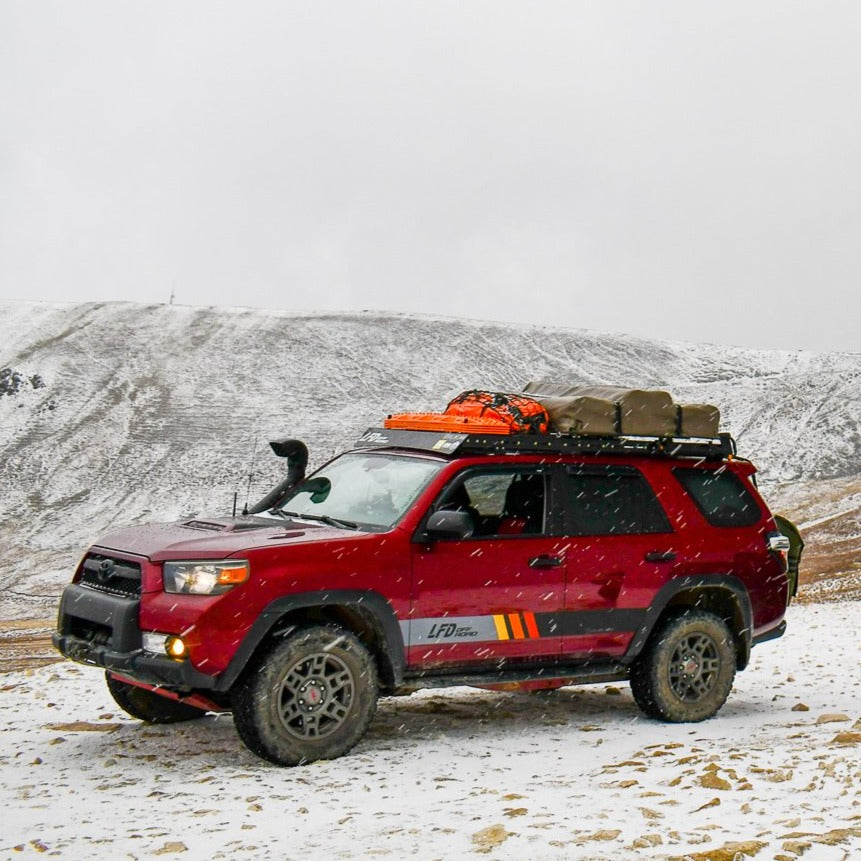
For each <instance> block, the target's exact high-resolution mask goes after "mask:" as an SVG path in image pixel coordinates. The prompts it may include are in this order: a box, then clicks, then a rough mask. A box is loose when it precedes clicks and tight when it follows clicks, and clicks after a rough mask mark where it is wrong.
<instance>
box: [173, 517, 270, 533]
mask: <svg viewBox="0 0 861 861" xmlns="http://www.w3.org/2000/svg"><path fill="white" fill-rule="evenodd" d="M180 526H184V527H185V528H186V529H199V530H201V531H202V532H247V531H248V530H249V529H266V528H267V527H269V528H271V527H272V521H270V520H267V519H264V518H262V517H261V518H257V517H248V518H243V519H241V520H240V519H236V520H227V521H224V520H185V521H183V522H182V523H181V524H180Z"/></svg>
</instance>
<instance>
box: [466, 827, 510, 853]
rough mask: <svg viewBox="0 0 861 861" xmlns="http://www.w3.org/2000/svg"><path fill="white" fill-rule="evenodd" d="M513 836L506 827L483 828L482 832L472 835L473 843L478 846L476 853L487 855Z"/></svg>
mask: <svg viewBox="0 0 861 861" xmlns="http://www.w3.org/2000/svg"><path fill="white" fill-rule="evenodd" d="M510 836H511V834H510V833H509V832H508V831H506V830H505V826H504V825H490V826H488V827H487V828H482V829H481V831H476V832H475V834H473V835H472V842H473V843H475V845H476V847H477V848H476V850H475V851H476V852H481V853H487V852H490V850H491V849H495V848H496V847H497V846H500V845H501V844H503V843H505V841H506V840H508V838H509V837H510Z"/></svg>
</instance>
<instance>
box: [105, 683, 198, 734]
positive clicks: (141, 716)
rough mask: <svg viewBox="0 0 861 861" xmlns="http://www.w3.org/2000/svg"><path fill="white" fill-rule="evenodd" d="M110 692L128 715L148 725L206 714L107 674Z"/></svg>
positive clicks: (194, 707)
mask: <svg viewBox="0 0 861 861" xmlns="http://www.w3.org/2000/svg"><path fill="white" fill-rule="evenodd" d="M105 680H106V681H107V683H108V690H109V691H110V693H111V696H112V697H113V698H114V702H115V703H116V704H117V705H118V706H119V707H120V708H121V709H122V710H123V711H124V712H125V713H126V714H127V715H131V716H132V717H133V718H137V719H138V720H142V721H146V722H147V723H181V722H182V721H186V720H195V719H196V718H201V717H203V716H204V715H205V714H206V712H205V711H204V710H203V709H199V708H197V707H196V706H190V705H187V704H186V703H180V702H177V701H176V700H171V699H168V698H167V697H163V696H162V695H161V694H155V693H153V692H152V691H149V690H147V689H146V688H139V687H137V686H136V685H130V684H129V683H128V682H124V681H121V680H120V679H115V678H114V677H113V676H112V675H110V673H105Z"/></svg>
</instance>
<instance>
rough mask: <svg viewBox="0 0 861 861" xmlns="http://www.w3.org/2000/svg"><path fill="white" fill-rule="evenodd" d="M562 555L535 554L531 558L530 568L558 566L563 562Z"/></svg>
mask: <svg viewBox="0 0 861 861" xmlns="http://www.w3.org/2000/svg"><path fill="white" fill-rule="evenodd" d="M562 561H563V560H562V557H561V556H548V555H546V554H544V555H542V556H533V557H532V558H531V559H530V560H529V567H530V568H558V567H559V566H560V565H561V564H562Z"/></svg>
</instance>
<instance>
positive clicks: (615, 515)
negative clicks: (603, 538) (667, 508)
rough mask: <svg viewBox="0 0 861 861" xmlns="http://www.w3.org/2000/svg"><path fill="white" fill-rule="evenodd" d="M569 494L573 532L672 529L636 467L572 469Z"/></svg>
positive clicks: (618, 533) (583, 533)
mask: <svg viewBox="0 0 861 861" xmlns="http://www.w3.org/2000/svg"><path fill="white" fill-rule="evenodd" d="M566 497H567V503H568V530H567V531H568V533H569V534H571V535H626V534H628V535H629V534H641V533H647V532H672V528H671V526H670V523H669V521H668V520H667V515H666V514H665V513H664V510H663V508H662V507H661V504H660V502H658V498H657V497H656V496H655V494H654V492H653V491H652V488H651V487H650V486H649V483H648V482H647V481H646V479H645V478H644V477H643V475H642V473H640V472H639V471H638V470H636V469H633V468H630V469H628V468H624V467H606V468H601V467H587V468H584V469H572V470H569V472H568V475H567V476H566Z"/></svg>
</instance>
